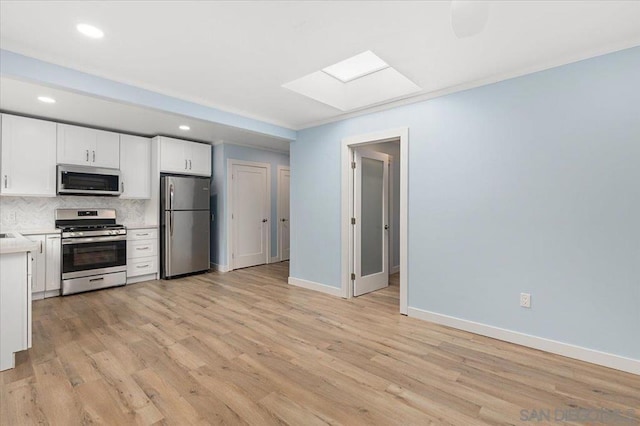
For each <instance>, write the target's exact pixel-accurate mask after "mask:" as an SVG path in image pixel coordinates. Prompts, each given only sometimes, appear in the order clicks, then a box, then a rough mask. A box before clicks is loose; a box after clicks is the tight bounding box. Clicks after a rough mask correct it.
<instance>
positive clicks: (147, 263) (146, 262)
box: [127, 256, 158, 277]
mask: <svg viewBox="0 0 640 426" xmlns="http://www.w3.org/2000/svg"><path fill="white" fill-rule="evenodd" d="M156 262H157V258H156V257H155V256H151V257H142V258H139V259H133V260H129V261H127V277H138V276H140V275H148V274H155V273H156V272H158V267H157V264H156Z"/></svg>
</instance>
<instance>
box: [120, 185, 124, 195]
mask: <svg viewBox="0 0 640 426" xmlns="http://www.w3.org/2000/svg"><path fill="white" fill-rule="evenodd" d="M120 187H121V188H122V190H121V191H120V192H123V193H124V182H121V183H120Z"/></svg>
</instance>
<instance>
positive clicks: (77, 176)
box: [58, 166, 121, 197]
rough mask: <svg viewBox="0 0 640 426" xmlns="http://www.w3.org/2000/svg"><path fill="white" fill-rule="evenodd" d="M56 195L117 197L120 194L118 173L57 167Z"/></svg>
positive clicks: (78, 167)
mask: <svg viewBox="0 0 640 426" xmlns="http://www.w3.org/2000/svg"><path fill="white" fill-rule="evenodd" d="M58 194H61V195H94V196H95V195H106V196H111V197H117V196H119V195H120V194H121V190H120V171H119V170H116V169H99V168H96V167H82V166H58Z"/></svg>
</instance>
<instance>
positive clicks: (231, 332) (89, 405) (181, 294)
mask: <svg viewBox="0 0 640 426" xmlns="http://www.w3.org/2000/svg"><path fill="white" fill-rule="evenodd" d="M287 275H288V264H287V263H280V264H273V265H266V266H260V267H255V268H249V269H244V270H239V271H234V272H231V273H227V274H218V273H209V274H205V275H198V276H193V277H189V278H183V279H178V280H173V281H152V282H147V283H141V284H135V285H131V286H127V287H122V288H115V289H109V290H103V291H99V292H93V293H86V294H82V295H75V296H69V297H64V298H54V299H47V300H42V301H37V302H35V303H34V311H33V318H34V323H33V348H32V349H30V350H29V351H25V352H21V353H20V354H19V355H18V356H17V367H16V368H15V369H13V370H9V371H6V372H3V373H0V384H1V390H0V392H1V393H0V424H2V425H22V424H36V423H38V424H57V425H75V424H89V423H99V424H100V423H101V424H112V425H126V424H145V425H146V424H175V425H188V424H259V425H263V424H290V425H315V424H345V425H358V424H367V425H373V424H381V425H391V424H402V425H413V424H415V425H426V424H437V425H440V424H453V425H480V424H542V423H549V422H542V423H540V422H536V421H533V420H535V419H537V417H536V418H532V417H531V416H532V410H537V411H536V412H535V413H538V412H539V413H541V414H544V413H545V412H546V410H549V412H550V415H551V420H552V421H553V419H554V415H557V412H556V410H573V411H559V413H561V416H562V417H561V418H560V419H559V420H564V421H558V422H555V421H553V424H563V423H571V424H585V422H584V421H580V420H579V419H576V418H575V417H571V413H572V412H576V410H578V409H580V408H582V409H585V410H606V411H607V412H616V413H619V414H618V415H620V416H623V418H616V419H617V420H621V419H622V420H624V423H620V422H619V423H618V424H625V425H630V424H639V423H640V422H639V421H638V417H639V416H640V377H638V376H635V375H632V374H627V373H622V372H619V371H615V370H611V369H607V368H604V367H599V366H595V365H591V364H587V363H583V362H579V361H575V360H571V359H567V358H563V357H560V356H556V355H551V354H547V353H544V352H540V351H536V350H533V349H529V348H525V347H521V346H517V345H512V344H509V343H505V342H501V341H497V340H493V339H489V338H485V337H482V336H477V335H474V334H470V333H466V332H462V331H458V330H454V329H450V328H447V327H442V326H438V325H434V324H430V323H427V322H423V321H419V320H416V319H413V318H407V317H404V316H401V315H399V314H398V313H397V311H398V286H397V277H395V279H394V280H392V282H393V285H391V286H390V287H389V288H387V289H384V290H381V291H378V292H376V293H374V294H369V295H366V296H362V297H359V298H355V299H352V300H342V299H337V298H334V297H331V296H327V295H324V294H321V293H317V292H313V291H310V290H305V289H300V288H296V287H292V286H289V285H288V284H286V278H287ZM521 410H527V411H525V412H522V411H521ZM616 410H617V411H616ZM633 410H635V411H633ZM594 412H595V411H590V413H594ZM562 413H568V414H566V415H564V414H562ZM525 418H529V419H533V420H532V421H530V422H527V421H525ZM540 418H541V419H544V417H540ZM600 424H601V423H600Z"/></svg>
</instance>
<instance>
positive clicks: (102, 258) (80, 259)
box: [62, 235, 127, 280]
mask: <svg viewBox="0 0 640 426" xmlns="http://www.w3.org/2000/svg"><path fill="white" fill-rule="evenodd" d="M126 270H127V236H126V235H118V236H113V237H91V238H65V239H63V240H62V279H63V280H65V279H70V278H79V277H86V276H90V275H98V274H109V273H112V272H122V271H126Z"/></svg>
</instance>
